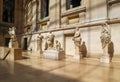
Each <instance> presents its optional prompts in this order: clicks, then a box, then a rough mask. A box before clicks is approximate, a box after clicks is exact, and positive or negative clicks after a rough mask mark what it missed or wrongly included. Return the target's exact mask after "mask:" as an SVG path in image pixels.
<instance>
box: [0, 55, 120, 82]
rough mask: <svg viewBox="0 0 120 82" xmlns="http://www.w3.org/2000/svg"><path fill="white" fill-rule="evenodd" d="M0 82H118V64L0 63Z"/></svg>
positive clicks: (86, 61)
mask: <svg viewBox="0 0 120 82" xmlns="http://www.w3.org/2000/svg"><path fill="white" fill-rule="evenodd" d="M0 82H120V62H119V61H118V62H117V61H114V62H112V63H110V64H103V63H100V62H99V60H98V59H93V58H86V59H83V60H81V61H80V62H78V61H74V60H73V59H71V58H67V59H65V60H61V61H55V60H49V59H42V58H38V57H30V58H29V59H27V58H25V59H23V60H18V61H15V62H10V61H2V60H0Z"/></svg>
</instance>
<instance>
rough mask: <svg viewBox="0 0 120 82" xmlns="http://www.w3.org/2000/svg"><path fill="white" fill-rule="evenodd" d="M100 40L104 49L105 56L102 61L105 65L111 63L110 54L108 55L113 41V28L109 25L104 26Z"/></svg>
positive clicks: (103, 55)
mask: <svg viewBox="0 0 120 82" xmlns="http://www.w3.org/2000/svg"><path fill="white" fill-rule="evenodd" d="M100 39H101V44H102V49H103V54H102V56H101V59H100V61H101V62H104V63H109V62H110V60H109V54H108V44H109V43H110V41H111V28H110V26H109V25H108V24H107V23H105V24H103V25H102V31H101V36H100Z"/></svg>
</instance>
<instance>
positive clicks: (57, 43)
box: [55, 40, 62, 51]
mask: <svg viewBox="0 0 120 82" xmlns="http://www.w3.org/2000/svg"><path fill="white" fill-rule="evenodd" d="M55 43H56V44H55V49H56V50H57V51H60V50H62V48H61V43H60V42H59V41H58V40H56V41H55Z"/></svg>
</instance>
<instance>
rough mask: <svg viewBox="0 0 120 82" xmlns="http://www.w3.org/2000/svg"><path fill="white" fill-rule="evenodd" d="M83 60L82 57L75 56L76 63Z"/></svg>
mask: <svg viewBox="0 0 120 82" xmlns="http://www.w3.org/2000/svg"><path fill="white" fill-rule="evenodd" d="M81 58H82V57H81V56H80V55H75V56H74V59H75V60H76V61H80V59H81Z"/></svg>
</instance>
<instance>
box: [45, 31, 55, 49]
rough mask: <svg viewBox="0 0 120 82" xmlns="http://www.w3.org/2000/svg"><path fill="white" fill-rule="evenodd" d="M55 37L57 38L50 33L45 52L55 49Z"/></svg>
mask: <svg viewBox="0 0 120 82" xmlns="http://www.w3.org/2000/svg"><path fill="white" fill-rule="evenodd" d="M54 37H55V36H54V35H53V34H52V32H51V31H50V32H49V34H48V36H47V37H46V43H45V50H47V49H53V48H54Z"/></svg>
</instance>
